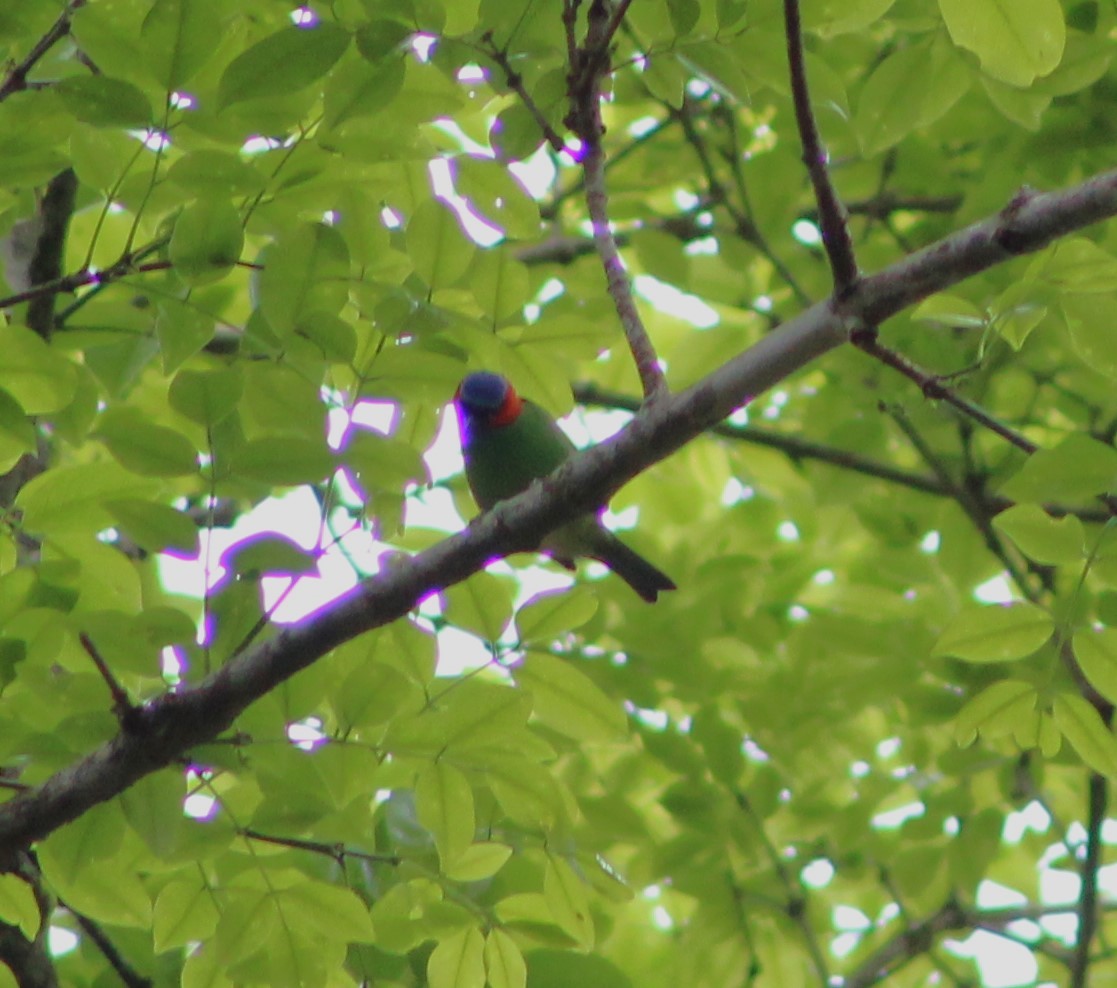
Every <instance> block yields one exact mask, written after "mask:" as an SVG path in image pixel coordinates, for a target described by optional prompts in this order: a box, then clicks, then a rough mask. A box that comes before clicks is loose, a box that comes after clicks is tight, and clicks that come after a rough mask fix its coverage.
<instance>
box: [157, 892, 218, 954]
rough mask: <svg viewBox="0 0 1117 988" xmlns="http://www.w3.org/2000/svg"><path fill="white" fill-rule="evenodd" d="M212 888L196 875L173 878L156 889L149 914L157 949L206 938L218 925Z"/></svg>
mask: <svg viewBox="0 0 1117 988" xmlns="http://www.w3.org/2000/svg"><path fill="white" fill-rule="evenodd" d="M214 900H215V896H214V890H213V889H212V888H209V887H207V884H206V882H204V881H203V880H201V879H200V878H199V877H198V876H194V877H186V878H175V879H172V880H171V881H169V882H168V883H167V884H166V885H164V886H163V888H162V889H161V890H160V891H159V895H158V896H157V897H156V899H155V908H154V913H153V916H152V920H153V928H152V932H153V935H154V945H155V952H156V953H163V952H165V951H167V950H172V949H173V948H175V947H185V946H186V945H187V944H189V943H199V942H202V941H205V940H207V939H209V938H210V937H211V936H212V935H213V933H214V931H215V930H216V929H217V917H218V910H217V903H216V902H215V901H214Z"/></svg>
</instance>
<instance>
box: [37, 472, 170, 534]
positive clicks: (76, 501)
mask: <svg viewBox="0 0 1117 988" xmlns="http://www.w3.org/2000/svg"><path fill="white" fill-rule="evenodd" d="M145 493H148V491H147V490H145V487H144V483H143V482H142V481H140V480H138V479H137V477H136V475H135V474H134V473H130V472H129V471H127V470H125V469H124V468H123V467H120V466H118V465H117V464H116V463H114V462H111V461H109V462H103V463H83V464H79V465H77V466H56V467H54V468H53V469H51V470H47V471H46V472H44V473H41V474H39V476H37V477H34V478H33V479H32V480H30V481H29V482H28V483H27V484H25V485H24V486H23V489H22V490H21V491H20V492H19V495H18V497H17V498H16V504H17V506H19V507H20V508H21V509H22V511H23V523H24V525H25V526H26V527H27V529H28V530H29V531H32V532H42V531H47V530H51V531H57V530H71V529H78V530H83V531H92V532H96V531H99V530H100V529H102V528H104V527H105V525H106V524H110V523H111V517H110V515H109V514H108V512H102V513H98V512H96V511H94V510H93V509H94V506H95V505H100V503H101V502H102V501H107V500H115V499H120V498H128V497H132V496H135V495H143V494H145Z"/></svg>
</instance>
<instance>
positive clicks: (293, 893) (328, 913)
mask: <svg viewBox="0 0 1117 988" xmlns="http://www.w3.org/2000/svg"><path fill="white" fill-rule="evenodd" d="M280 907H281V908H282V909H284V910H287V909H292V908H293V909H294V910H297V911H298V914H299V915H300V916H302V917H303V922H304V923H305V925H306V927H307V930H308V932H310V933H312V934H314V935H316V936H317V937H320V938H321V939H322V940H343V941H345V942H347V943H352V942H361V943H370V942H372V940H373V938H374V936H375V934H374V932H373V928H372V921H371V919H370V918H369V912H368V907H367V906H366V905H365V904H364V903H363V902H362V901H361V900H360V898H359V897H358V896H357V894H356V893H355V892H353V891H352V890H351V889H347V888H339V887H338V886H336V885H329V884H327V883H326V882H318V881H311V882H298V883H297V884H295V885H292V886H291V887H290V888H288V889H284V891H283V893H282V896H281V899H280Z"/></svg>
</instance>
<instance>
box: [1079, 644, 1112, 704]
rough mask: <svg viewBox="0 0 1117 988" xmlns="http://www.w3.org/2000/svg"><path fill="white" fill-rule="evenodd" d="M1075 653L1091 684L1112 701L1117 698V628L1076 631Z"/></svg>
mask: <svg viewBox="0 0 1117 988" xmlns="http://www.w3.org/2000/svg"><path fill="white" fill-rule="evenodd" d="M1074 655H1075V658H1077V659H1078V664H1079V666H1080V667H1081V669H1082V671H1083V672H1084V673H1085V674H1086V678H1087V679H1088V680H1089V681H1090V685H1091V686H1093V687H1094V689H1096V690H1097V691H1098V692H1099V693H1100V694H1101V695H1102V696H1104V697H1105V698H1106V699H1107V700H1109V701H1110V702H1111V703H1112V702H1114V701H1115V700H1117V629H1114V628H1097V629H1094V628H1091V629H1087V630H1083V631H1078V632H1076V633H1075V635H1074Z"/></svg>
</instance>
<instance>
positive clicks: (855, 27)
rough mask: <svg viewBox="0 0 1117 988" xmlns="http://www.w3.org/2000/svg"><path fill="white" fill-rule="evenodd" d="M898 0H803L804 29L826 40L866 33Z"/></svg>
mask: <svg viewBox="0 0 1117 988" xmlns="http://www.w3.org/2000/svg"><path fill="white" fill-rule="evenodd" d="M894 2H895V0H803V4H802V12H801V16H802V19H803V26H804V27H806V28H807V29H809V30H811V31H817V32H819V33H820V34H822V35H823V36H824V37H833V36H834V35H837V34H845V33H848V32H853V31H863V30H864V29H865V28H867V27H868V26H869V25H870V24H872V23H873V22H874V21H876V20H879V19H880V18H881V17H883V16H884V15H885V14H886V13H887V12H888V8H889V7H891V6H892V4H893V3H894Z"/></svg>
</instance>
